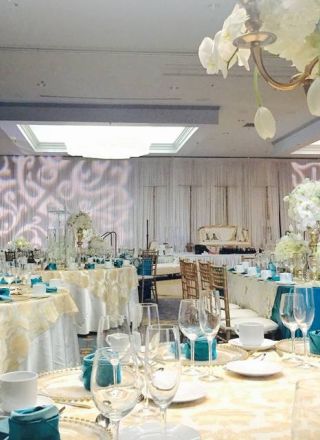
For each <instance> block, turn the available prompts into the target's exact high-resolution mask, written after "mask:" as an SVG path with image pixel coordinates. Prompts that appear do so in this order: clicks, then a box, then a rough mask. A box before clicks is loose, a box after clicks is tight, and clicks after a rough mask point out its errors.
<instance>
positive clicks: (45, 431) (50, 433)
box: [9, 405, 60, 440]
mask: <svg viewBox="0 0 320 440" xmlns="http://www.w3.org/2000/svg"><path fill="white" fill-rule="evenodd" d="M9 440H60V434H59V411H58V408H57V407H56V406H54V405H47V406H36V407H34V408H27V409H21V410H16V411H12V412H11V415H10V417H9Z"/></svg>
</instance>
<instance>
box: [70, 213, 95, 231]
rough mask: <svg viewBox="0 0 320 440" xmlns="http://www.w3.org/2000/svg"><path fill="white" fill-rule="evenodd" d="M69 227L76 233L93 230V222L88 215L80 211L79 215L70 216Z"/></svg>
mask: <svg viewBox="0 0 320 440" xmlns="http://www.w3.org/2000/svg"><path fill="white" fill-rule="evenodd" d="M67 225H68V226H70V227H72V228H73V229H74V230H75V231H79V229H83V230H88V229H91V228H92V220H91V218H90V216H89V215H88V214H86V213H85V212H82V211H79V212H78V213H77V214H72V215H70V217H69V218H68V221H67Z"/></svg>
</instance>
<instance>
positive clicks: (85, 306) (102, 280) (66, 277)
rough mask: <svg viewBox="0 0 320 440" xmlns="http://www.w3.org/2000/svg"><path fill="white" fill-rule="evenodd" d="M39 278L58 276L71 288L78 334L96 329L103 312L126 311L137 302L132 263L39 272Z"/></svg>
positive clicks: (45, 278) (120, 312)
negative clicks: (123, 265) (76, 311)
mask: <svg viewBox="0 0 320 440" xmlns="http://www.w3.org/2000/svg"><path fill="white" fill-rule="evenodd" d="M41 276H42V279H43V280H44V281H50V280H51V279H60V280H61V281H62V282H63V285H64V286H65V287H66V288H67V289H68V290H69V291H70V293H71V295H72V297H73V299H74V301H75V303H76V305H77V307H78V310H79V312H78V313H77V315H76V316H75V319H76V325H77V333H78V334H80V335H86V334H88V333H90V332H96V331H97V330H98V323H99V318H100V316H102V315H108V314H111V315H115V314H127V307H129V308H132V307H134V304H136V303H137V302H139V298H138V288H137V286H138V277H137V271H136V268H135V267H133V266H127V267H121V268H112V269H107V268H103V267H101V268H97V269H89V270H86V269H76V270H54V271H50V270H48V271H42V272H41Z"/></svg>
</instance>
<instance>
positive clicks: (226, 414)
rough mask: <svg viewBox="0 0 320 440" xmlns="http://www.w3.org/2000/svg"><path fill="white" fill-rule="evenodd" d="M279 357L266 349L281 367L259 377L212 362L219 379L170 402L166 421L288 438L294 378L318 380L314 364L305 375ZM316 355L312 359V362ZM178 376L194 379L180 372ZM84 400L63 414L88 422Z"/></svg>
mask: <svg viewBox="0 0 320 440" xmlns="http://www.w3.org/2000/svg"><path fill="white" fill-rule="evenodd" d="M283 359H284V357H283V354H281V356H280V355H278V354H277V353H276V352H275V351H274V350H271V351H269V352H267V355H266V358H265V360H270V361H273V362H276V363H280V364H281V366H282V367H283V370H282V372H281V373H278V374H276V375H274V376H270V377H265V378H254V377H252V378H250V377H244V376H240V375H236V374H233V373H229V372H227V371H226V370H225V369H224V368H223V367H215V373H216V374H217V375H220V376H221V378H222V380H220V381H216V382H214V383H205V388H206V392H207V395H206V397H204V398H202V399H200V400H197V401H194V402H187V403H180V404H171V406H170V407H169V409H168V414H167V421H168V423H169V424H170V423H178V424H179V423H182V424H185V425H188V426H191V427H193V428H194V429H196V430H198V431H199V432H200V434H201V440H212V439H215V440H267V439H268V440H269V439H270V440H271V439H272V440H290V439H291V433H290V429H291V413H292V405H293V401H294V392H295V385H296V382H297V381H298V380H301V379H305V378H306V377H308V378H310V377H314V378H316V379H319V380H320V368H313V369H311V370H308V375H306V370H304V369H303V368H302V369H301V368H297V367H296V366H290V363H288V362H285V361H284V360H283ZM319 359H320V358H312V362H314V363H315V364H317V365H318V367H320V360H319ZM200 368H203V367H200ZM182 380H183V381H191V380H195V379H192V378H190V376H184V375H183V376H182ZM203 385H204V383H202V386H203ZM86 403H88V404H89V405H90V409H83V408H76V407H71V406H68V405H67V406H66V410H65V411H64V415H65V416H70V417H78V418H80V419H86V420H91V421H94V420H95V418H96V416H97V414H98V411H97V409H96V407H95V405H94V404H93V402H92V401H88V402H86ZM61 405H64V404H62V403H61ZM138 411H139V406H137V407H136V408H135V410H134V412H135V413H136V414H135V416H133V415H132V413H131V414H129V415H128V416H127V417H126V418H125V419H123V420H122V421H121V424H120V429H121V428H124V427H125V426H130V425H137V424H139V423H141V419H139V418H138V417H137V414H138ZM157 419H158V420H160V415H159V416H158V418H157ZM157 419H155V418H153V420H152V421H156V420H157ZM120 432H121V431H120ZM120 438H121V436H120Z"/></svg>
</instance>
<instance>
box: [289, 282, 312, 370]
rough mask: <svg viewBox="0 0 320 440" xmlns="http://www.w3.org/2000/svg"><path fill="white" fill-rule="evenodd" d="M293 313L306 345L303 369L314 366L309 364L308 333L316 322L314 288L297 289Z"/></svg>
mask: <svg viewBox="0 0 320 440" xmlns="http://www.w3.org/2000/svg"><path fill="white" fill-rule="evenodd" d="M293 313H294V317H295V320H296V321H297V324H298V327H299V328H300V330H301V331H302V335H303V345H304V359H303V364H302V367H304V368H309V367H311V366H313V365H312V364H310V363H308V362H307V355H308V350H307V333H308V330H309V328H310V327H311V324H312V322H313V320H314V313H315V310H314V297H313V289H312V287H296V288H295V292H294V298H293Z"/></svg>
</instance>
